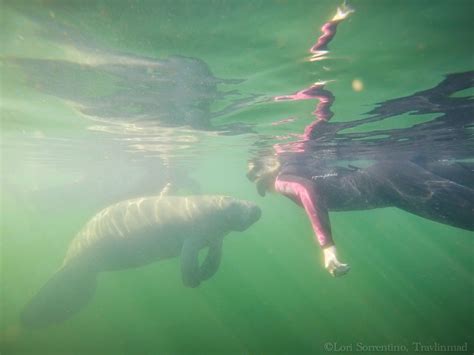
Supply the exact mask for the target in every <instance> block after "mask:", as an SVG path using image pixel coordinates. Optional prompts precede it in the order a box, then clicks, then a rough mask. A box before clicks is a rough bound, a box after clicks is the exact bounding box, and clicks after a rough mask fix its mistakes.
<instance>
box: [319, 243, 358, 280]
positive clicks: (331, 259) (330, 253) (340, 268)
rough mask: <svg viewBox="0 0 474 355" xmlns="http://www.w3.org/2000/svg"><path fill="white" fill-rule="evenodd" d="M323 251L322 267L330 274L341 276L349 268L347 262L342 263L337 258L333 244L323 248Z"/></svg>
mask: <svg viewBox="0 0 474 355" xmlns="http://www.w3.org/2000/svg"><path fill="white" fill-rule="evenodd" d="M323 252H324V267H325V268H326V269H327V270H328V271H329V273H330V274H331V275H332V276H335V277H337V276H342V275H345V274H347V273H348V272H349V270H350V269H351V268H350V266H349V265H347V264H342V263H341V262H340V261H339V260H337V255H336V247H335V246H334V245H331V246H330V247H328V248H325V249H323Z"/></svg>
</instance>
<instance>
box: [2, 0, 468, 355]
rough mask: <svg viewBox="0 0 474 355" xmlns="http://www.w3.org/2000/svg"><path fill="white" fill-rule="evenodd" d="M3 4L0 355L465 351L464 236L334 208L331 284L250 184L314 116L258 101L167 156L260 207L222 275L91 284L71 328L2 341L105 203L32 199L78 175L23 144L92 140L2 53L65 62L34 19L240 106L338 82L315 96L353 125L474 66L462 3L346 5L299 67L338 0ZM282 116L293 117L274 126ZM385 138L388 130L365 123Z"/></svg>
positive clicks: (277, 207) (170, 274)
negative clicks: (336, 271) (335, 253)
mask: <svg viewBox="0 0 474 355" xmlns="http://www.w3.org/2000/svg"><path fill="white" fill-rule="evenodd" d="M0 4H1V5H0V6H1V14H0V20H1V25H2V31H1V33H0V43H1V44H0V47H1V58H2V61H1V62H0V69H1V77H0V80H1V104H2V106H1V109H2V111H1V122H2V131H1V132H2V133H1V134H2V136H1V138H2V166H1V168H2V191H1V254H0V257H1V269H0V276H1V280H0V282H1V289H0V292H1V294H0V302H1V303H0V304H1V308H0V312H1V313H0V317H1V319H0V332H1V333H0V334H1V335H2V337H1V338H2V342H1V343H0V345H1V348H0V353H1V354H15V353H25V354H55V353H58V354H90V353H96V354H322V353H326V352H336V353H341V354H349V353H367V354H374V353H398V352H400V351H401V352H404V353H417V352H416V350H417V348H416V346H415V343H419V344H422V345H424V346H435V345H440V346H447V345H458V346H464V345H465V344H467V345H466V346H467V351H465V353H472V351H473V346H474V345H473V340H474V339H473V336H472V334H474V322H473V319H474V317H473V316H474V312H473V311H474V305H473V299H474V297H473V290H474V285H473V271H474V263H473V258H472V254H473V238H472V237H473V236H472V233H471V232H467V231H463V230H460V229H456V228H452V227H449V226H445V225H441V224H438V223H435V222H431V221H428V220H425V219H421V218H419V217H416V216H413V215H410V214H408V213H406V212H403V211H400V210H397V209H394V208H387V209H378V210H371V211H360V212H344V213H342V212H340V213H332V214H331V216H330V217H331V222H332V229H333V234H334V238H335V240H336V243H337V245H338V250H339V253H340V256H341V259H342V260H344V261H347V262H348V263H349V264H350V265H351V267H352V270H351V271H350V273H349V274H348V275H347V276H345V277H342V278H332V277H331V276H330V275H329V274H328V273H327V271H326V270H325V269H324V268H323V266H322V255H321V252H320V250H319V248H318V247H317V246H316V245H315V243H314V241H313V236H312V230H311V226H310V224H309V222H308V220H307V219H306V217H305V214H304V212H303V210H301V209H300V208H299V207H297V206H296V205H294V204H293V203H292V202H291V201H290V200H288V199H286V198H284V197H282V196H278V195H267V196H266V197H265V198H262V197H260V196H258V194H257V192H256V189H255V186H254V185H253V184H251V183H250V182H249V181H248V180H247V179H246V177H245V173H246V165H247V160H248V159H249V158H250V156H251V151H252V145H253V144H254V143H255V142H256V141H257V140H258V137H259V135H275V134H278V135H284V134H288V133H291V132H297V133H300V132H301V131H302V130H303V129H304V127H305V126H306V124H308V123H309V122H310V121H308V120H310V119H311V114H310V113H311V111H312V110H313V109H314V102H306V101H302V102H292V103H281V104H278V105H276V104H260V105H254V106H253V107H248V108H246V109H244V110H239V111H237V112H235V113H233V114H230V115H226V116H223V117H218V118H216V119H215V120H214V122H213V123H214V124H215V125H216V126H218V125H221V124H226V123H233V122H245V123H248V124H252V125H254V126H255V131H256V132H257V133H254V134H245V135H238V136H213V135H204V136H202V137H200V139H199V144H196V146H195V147H193V146H192V147H188V148H183V149H182V151H179V152H178V153H177V154H178V157H177V158H176V161H179V163H180V164H182V165H184V166H185V167H187V168H188V170H189V171H190V175H191V176H192V177H193V178H194V179H195V180H196V181H198V182H199V185H200V187H201V191H202V193H206V194H213V193H218V194H228V195H232V196H236V197H239V198H245V199H249V200H252V201H255V202H257V203H258V204H259V206H260V207H261V208H262V210H263V216H262V218H261V220H260V221H259V222H258V223H257V224H255V225H254V226H252V227H251V228H250V229H248V230H247V231H246V232H244V233H233V234H231V235H229V236H228V237H226V240H225V243H224V255H223V261H222V265H221V267H220V269H219V271H218V272H217V274H216V275H215V276H214V277H213V278H212V279H211V280H210V281H208V282H205V283H203V284H202V285H201V286H200V287H199V288H197V289H187V288H184V287H183V285H182V283H181V279H180V271H179V261H178V260H177V259H173V260H168V261H164V262H160V263H156V264H152V265H149V266H146V267H142V268H139V269H134V270H127V271H121V272H114V273H104V274H101V275H100V278H99V287H98V289H97V292H96V294H95V296H94V298H93V301H92V302H91V303H90V304H89V305H88V306H87V307H86V308H85V309H84V310H83V311H81V312H80V313H79V314H77V315H76V316H74V317H73V318H71V319H70V320H68V321H66V322H64V323H62V324H60V325H58V326H53V327H50V328H47V329H45V330H39V331H26V330H23V331H22V330H16V328H15V327H16V324H17V322H18V316H19V314H20V312H21V309H22V307H23V306H24V305H25V303H27V302H28V301H29V300H30V299H31V298H32V297H33V295H34V294H35V293H36V291H37V290H38V289H39V288H40V287H41V285H42V284H43V283H44V282H45V281H46V280H47V279H48V278H49V277H50V276H51V274H52V273H53V272H54V271H55V270H56V268H57V267H58V266H59V265H60V264H61V261H62V259H63V257H64V254H65V251H66V249H67V246H68V244H69V241H70V240H71V238H72V237H73V236H74V234H75V233H76V232H77V231H78V230H79V229H80V228H81V227H82V226H83V224H84V223H85V222H86V221H87V220H88V219H89V218H90V217H91V216H92V215H94V214H95V213H96V212H97V210H98V206H100V205H101V202H100V201H98V200H94V196H91V197H90V201H87V203H81V204H74V203H71V205H70V206H67V207H68V208H61V209H50V208H49V207H50V206H48V205H47V204H46V205H45V204H44V203H35V202H33V201H32V198H31V194H32V191H35V189H37V188H38V186H39V187H44V186H48V187H49V186H55V184H59V183H60V182H63V181H68V180H69V179H73V178H74V174H75V173H76V172H68V171H67V169H61V167H62V166H63V164H64V161H66V162H69V165H67V164H66V165H67V166H70V162H71V161H72V162H74V160H73V159H74V156H70V155H68V151H67V150H66V151H64V152H63V151H61V150H59V146H58V151H54V152H53V153H54V154H53V156H52V157H51V160H52V161H53V162H52V163H51V162H50V164H49V165H47V168H45V167H44V165H38V164H35V163H36V162H37V160H38V159H40V158H39V157H38V156H36V155H34V152H35V149H36V148H35V146H34V144H38V143H31V142H29V137H34V136H55V137H64V138H65V139H66V140H68V139H70V140H74V139H79V138H80V139H82V142H83V141H86V142H87V141H88V140H91V141H93V140H94V139H95V138H93V137H92V136H91V133H90V131H89V130H87V127H88V126H89V124H90V122H88V120H87V119H86V118H84V117H83V116H81V115H80V114H79V113H78V112H77V110H74V109H73V108H72V107H71V106H70V105H68V104H67V102H65V101H64V100H61V99H60V98H58V97H55V96H52V95H47V94H46V93H44V92H41V91H40V90H37V88H36V89H35V88H34V87H31V86H30V85H28V82H27V80H25V77H24V75H22V74H21V73H20V72H19V70H18V68H13V67H11V66H9V65H8V64H6V61H5V60H4V59H5V58H8V57H30V58H54V59H68V60H70V59H71V58H75V57H77V53H74V52H71V51H70V50H67V49H66V48H65V47H64V45H62V44H60V43H59V42H57V41H55V40H54V39H51V38H43V37H42V36H41V32H40V31H38V27H37V26H38V22H35V21H40V22H48V21H53V22H56V23H60V24H66V25H68V26H70V27H71V28H74V29H75V30H76V31H78V32H80V33H82V34H83V35H84V36H85V37H86V38H93V39H94V42H95V43H96V45H98V46H101V47H102V48H106V49H107V50H110V51H118V52H121V53H127V54H134V55H139V56H147V57H152V58H157V59H160V58H166V57H167V56H169V55H175V54H178V55H184V56H189V57H195V58H199V59H201V60H203V61H204V62H205V63H207V64H208V65H209V67H210V69H211V71H212V72H213V74H214V75H215V76H217V77H220V78H241V79H246V81H245V82H243V83H241V84H239V85H238V89H239V90H240V92H242V93H243V94H251V93H263V94H265V95H268V96H274V95H282V94H288V93H293V92H295V91H298V90H300V89H302V88H305V87H308V86H309V85H310V84H312V83H313V82H315V81H318V80H332V79H334V80H335V81H334V82H331V83H330V85H329V86H328V88H329V89H330V90H331V91H332V92H333V94H334V95H335V97H336V102H335V104H334V105H333V107H332V111H333V112H334V113H335V116H334V118H333V120H334V121H344V120H350V119H355V118H359V117H362V116H361V115H362V114H363V113H364V112H367V111H369V110H370V109H371V108H373V105H374V104H375V103H377V102H381V101H384V100H387V99H391V98H396V97H401V96H407V95H410V94H411V93H413V92H416V91H419V90H424V89H427V88H430V87H433V86H435V85H436V84H437V83H439V82H440V81H441V80H442V77H443V75H445V74H447V73H454V72H462V71H466V70H472V65H473V60H474V48H473V43H472V35H473V33H474V32H473V31H474V24H473V22H472V15H473V13H474V2H472V1H460V0H456V1H421V0H417V1H375V0H370V1H369V0H367V1H363V0H361V1H356V0H354V1H351V5H352V6H353V7H354V8H355V9H356V12H355V13H354V14H353V15H352V16H351V17H350V18H349V19H348V20H347V21H345V22H344V23H342V24H341V25H340V27H339V29H338V33H337V36H336V38H335V40H334V41H333V42H332V43H331V45H330V49H331V57H332V59H330V60H327V61H323V62H315V63H309V62H305V61H304V59H305V56H307V50H308V48H309V47H311V45H312V44H313V43H314V42H315V40H316V38H317V37H318V36H319V34H320V32H319V28H320V26H321V25H322V24H323V23H324V22H325V21H327V20H328V19H329V18H331V17H332V15H333V14H334V12H335V9H336V7H337V6H338V5H339V3H338V2H335V1H316V0H313V1H284V0H280V1H270V0H265V1H237V0H235V1H230V0H229V1H212V0H202V1H161V0H160V1H125V0H117V1H111V0H108V1H85V2H80V1H19V2H14V1H2V2H0ZM30 15H31V16H34V17H33V18H34V19H35V21H33V20H32V19H31V18H32V17H29V16H30ZM70 79H71V82H72V83H76V81H75V79H74V78H73V77H71V78H70ZM354 79H359V80H361V81H362V82H363V84H364V87H363V90H362V91H360V92H355V91H354V90H352V87H351V83H352V81H353V80H354ZM94 80H96V81H97V83H94ZM88 83H90V84H88V85H86V87H87V90H88V92H89V93H91V94H96V95H97V96H99V95H103V94H104V93H106V92H107V90H109V89H110V88H109V87H108V84H110V83H108V82H107V81H106V80H101V78H91V79H90V81H88ZM104 83H105V84H104ZM106 84H107V85H106ZM226 89H231V88H226ZM215 105H216V107H217V106H218V105H219V103H216V104H215ZM289 116H299V117H301V118H300V119H299V120H297V121H296V122H294V123H292V124H288V125H284V126H271V125H270V124H271V123H272V122H275V121H278V120H281V119H285V118H287V117H289ZM417 119H418V118H417ZM421 119H422V118H420V120H421ZM417 122H418V121H417ZM392 127H393V122H392V123H391V122H390V121H387V122H384V123H383V124H379V126H378V127H372V128H374V129H376V128H392ZM94 142H95V141H94ZM84 154H87V150H85V153H84ZM41 158H42V159H45V160H47V159H48V157H47V156H46V157H44V156H43V157H41ZM103 173H104V174H107V171H104V172H103ZM4 176H8V184H7V183H6V181H7V179H6V178H3V177H4ZM114 178H117V177H114ZM111 179H112V177H111ZM12 181H13V183H12ZM111 181H115V180H113V179H112V180H111ZM390 345H393V346H398V347H402V348H401V349H402V350H400V351H396V350H390V349H389V346H390ZM370 346H382V347H385V348H384V349H376V348H373V347H372V348H369V347H370ZM403 347H405V348H403ZM405 350H407V351H405ZM418 350H420V348H418ZM425 350H426V348H425ZM424 353H445V352H444V351H442V350H439V348H438V350H436V349H434V350H429V349H428V350H426V351H424Z"/></svg>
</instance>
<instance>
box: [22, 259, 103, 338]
mask: <svg viewBox="0 0 474 355" xmlns="http://www.w3.org/2000/svg"><path fill="white" fill-rule="evenodd" d="M96 276H97V274H96V273H94V272H90V271H88V270H84V269H83V268H78V267H75V266H74V265H71V266H66V267H63V268H61V269H60V270H58V271H57V272H56V273H55V274H54V275H53V277H51V278H50V279H49V280H48V282H46V284H45V285H44V286H43V287H42V288H41V289H40V290H39V291H38V293H37V294H36V295H35V296H34V297H33V299H32V300H31V301H30V302H29V303H28V304H27V305H26V307H25V308H24V309H23V311H22V313H21V317H20V318H21V323H22V325H23V326H24V327H26V328H30V329H34V328H43V327H47V326H50V325H53V324H55V323H60V322H63V321H65V320H66V319H68V318H70V317H72V316H73V315H74V314H75V313H77V312H78V311H79V310H81V309H82V308H83V307H84V306H85V305H86V304H87V303H88V302H89V301H90V299H91V298H92V296H93V294H94V291H95V288H96Z"/></svg>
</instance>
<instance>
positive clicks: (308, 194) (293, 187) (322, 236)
mask: <svg viewBox="0 0 474 355" xmlns="http://www.w3.org/2000/svg"><path fill="white" fill-rule="evenodd" d="M312 184H313V183H312V182H311V181H308V180H305V179H302V178H299V177H293V176H291V177H290V176H285V177H284V178H280V177H277V179H276V180H275V189H276V191H278V192H280V193H281V194H284V195H286V196H288V197H290V198H292V199H294V200H296V201H297V202H298V203H300V204H301V205H302V206H303V208H304V209H305V211H306V214H307V215H308V218H309V220H310V222H311V225H312V227H313V231H314V234H315V237H316V239H317V241H318V243H319V245H320V246H321V247H323V248H325V247H328V246H331V245H334V242H333V240H332V236H331V225H330V223H329V214H328V210H327V208H326V207H325V205H324V203H323V202H322V201H321V199H320V198H319V196H318V194H317V193H316V189H315V188H314V187H313V186H312Z"/></svg>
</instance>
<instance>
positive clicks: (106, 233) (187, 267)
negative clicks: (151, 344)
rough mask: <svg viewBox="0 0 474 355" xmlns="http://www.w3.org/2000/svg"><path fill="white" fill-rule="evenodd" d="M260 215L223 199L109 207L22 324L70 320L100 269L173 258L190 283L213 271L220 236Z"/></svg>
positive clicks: (150, 200) (148, 200)
mask: <svg viewBox="0 0 474 355" xmlns="http://www.w3.org/2000/svg"><path fill="white" fill-rule="evenodd" d="M260 215H261V210H260V208H259V207H258V206H257V205H255V204H254V203H252V202H249V201H243V200H238V199H235V198H232V197H227V196H189V197H178V196H162V195H160V196H152V197H143V198H137V199H132V200H126V201H122V202H119V203H116V204H114V205H111V206H109V207H107V208H105V209H103V210H102V211H100V212H99V213H97V214H96V215H95V216H94V217H93V218H92V219H91V220H90V221H89V222H88V223H87V224H86V225H85V226H84V227H83V228H82V230H81V231H79V233H78V234H77V235H76V236H75V238H74V239H73V240H72V242H71V243H70V246H69V249H68V251H67V253H66V256H65V258H64V261H63V264H62V266H61V267H60V268H59V270H58V271H57V272H56V273H55V274H54V275H53V276H52V277H51V278H50V279H49V281H47V282H46V284H45V285H44V286H43V287H42V288H41V289H40V290H39V291H38V293H37V294H36V295H35V296H34V297H33V299H32V300H31V301H30V302H29V303H28V304H27V305H26V307H25V308H24V310H23V312H22V314H21V323H22V325H23V326H24V327H26V328H30V329H31V328H42V327H45V326H49V325H52V324H55V323H60V322H62V321H64V320H66V319H68V318H70V317H71V316H72V315H73V314H75V313H76V312H78V311H79V310H80V309H82V308H83V307H84V306H85V305H86V304H87V303H88V302H89V301H90V299H91V298H92V296H93V294H94V291H95V288H96V279H97V274H98V273H100V272H103V271H114V270H121V269H128V268H134V267H139V266H142V265H146V264H149V263H152V262H155V261H159V260H164V259H168V258H173V257H178V256H179V257H180V260H181V275H182V281H183V284H184V285H185V286H187V287H197V286H199V284H200V283H201V282H202V281H204V280H207V279H209V278H210V277H211V276H213V275H214V274H215V272H216V271H217V269H218V267H219V264H220V259H221V249H222V242H223V238H224V236H225V235H226V234H228V233H229V232H231V231H244V230H246V229H247V228H248V227H249V226H251V225H252V224H253V223H255V222H256V221H257V220H258V219H259V218H260ZM206 247H207V248H208V252H207V256H206V258H205V259H204V261H203V262H202V263H201V265H199V261H198V254H199V251H200V250H201V249H203V248H206Z"/></svg>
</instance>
